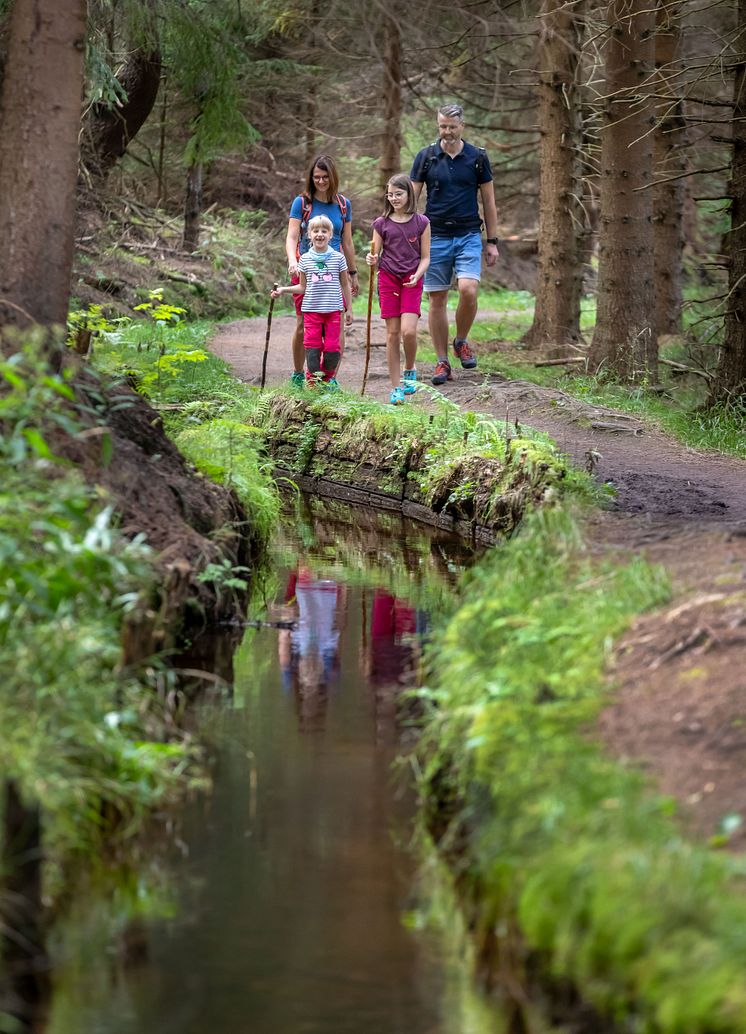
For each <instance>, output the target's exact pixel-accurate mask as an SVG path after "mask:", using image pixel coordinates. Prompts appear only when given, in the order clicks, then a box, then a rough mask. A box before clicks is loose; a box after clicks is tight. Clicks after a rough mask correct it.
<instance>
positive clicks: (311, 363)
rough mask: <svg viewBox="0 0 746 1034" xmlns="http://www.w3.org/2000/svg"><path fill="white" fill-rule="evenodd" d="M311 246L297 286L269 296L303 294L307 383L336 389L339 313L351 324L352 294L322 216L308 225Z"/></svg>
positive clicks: (328, 225) (303, 259) (301, 264)
mask: <svg viewBox="0 0 746 1034" xmlns="http://www.w3.org/2000/svg"><path fill="white" fill-rule="evenodd" d="M307 232H308V237H309V240H310V241H311V247H310V248H309V250H308V251H307V252H305V254H303V255H301V257H300V260H299V261H298V275H299V276H300V283H299V284H295V285H294V286H291V287H277V288H275V290H273V291H272V297H273V298H277V297H278V296H279V295H281V294H302V295H303V304H302V306H301V311H302V313H303V347H304V348H305V350H306V381H307V383H308V385H309V387H310V386H313V385H314V384H316V383H317V381H318V380H319V379H321V378H323V380H324V382H325V383H326V384H328V385H329V387H332V388H336V387H337V381H336V379H335V377H334V374H335V372H336V370H337V366H338V365H339V332H340V328H341V318H342V312H344V314H345V325H347V326H349V325H350V324H351V323H352V291H351V290H350V278H349V276H348V275H347V262H346V260H345V257H344V255H342V254H341V253H340V252H338V251H334V249H333V248H330V247H329V242H330V241H331V239H332V233H333V232H334V228H333V226H332V223H331V220H330V219H328V218H327V217H326V216H325V215H317V216H315V217H314V218H313V219H311V221H310V222H309V224H308V230H307Z"/></svg>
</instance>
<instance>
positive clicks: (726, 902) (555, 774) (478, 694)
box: [418, 511, 746, 1034]
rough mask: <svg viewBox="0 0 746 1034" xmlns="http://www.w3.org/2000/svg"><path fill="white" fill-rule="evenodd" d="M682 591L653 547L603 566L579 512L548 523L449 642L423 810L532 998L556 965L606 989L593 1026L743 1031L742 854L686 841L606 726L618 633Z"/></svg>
mask: <svg viewBox="0 0 746 1034" xmlns="http://www.w3.org/2000/svg"><path fill="white" fill-rule="evenodd" d="M666 594H667V587H666V584H665V579H664V578H663V576H662V574H661V573H660V572H658V571H656V570H653V569H650V568H649V567H647V566H646V565H644V564H643V563H641V562H639V561H635V562H633V563H631V564H630V565H628V566H626V567H621V568H620V567H605V566H603V565H599V564H598V563H596V562H592V561H591V559H590V558H589V557H588V556H587V555H586V553H585V551H584V549H583V544H582V538H581V534H580V531H579V529H578V525H577V524H576V523H575V522H574V521H573V520H572V519H571V518H570V517H569V516H568V515H567V514H566V513H564V514H563V513H561V512H558V511H554V512H549V511H545V512H542V513H540V514H536V515H534V516H533V517H532V518H530V519H529V521H528V522H527V524H526V525H525V526H523V527H522V528H521V529H520V530H519V532H518V534H517V535H515V536H514V537H513V538H512V539H511V541H510V542H509V543H508V544H507V545H506V547H505V548H504V549H502V550H499V551H495V552H493V553H491V554H490V555H489V556H488V558H487V559H486V560H485V561H484V562H483V563H482V564H480V565H479V567H478V568H477V569H475V570H474V571H473V572H472V573H471V574H470V575H469V576H468V577H467V585H466V586H465V592H464V599H465V602H464V603H463V604H462V606H461V607H460V608H459V609H458V611H457V612H456V613H455V614H454V616H453V617H452V619H451V620H450V622H449V624H448V626H447V628H446V629H445V630H444V631H443V633H442V634H441V635H440V636H439V638H438V645H437V650H435V649H434V650H433V651H432V652H431V654H430V668H431V671H430V678H429V682H428V686H427V688H425V689H423V691H422V698H423V700H424V701H425V703H426V705H427V707H428V710H429V714H428V718H427V721H426V727H425V730H424V735H423V737H422V740H421V742H420V746H419V751H418V753H419V764H420V766H421V768H422V779H421V791H422V801H423V809H424V814H425V816H426V823H427V826H428V828H429V830H430V831H431V833H432V835H433V836H434V837H435V839H436V840H437V842H438V844H439V846H440V848H441V850H443V851H444V852H445V853H446V854H447V856H448V857H449V859H450V861H451V863H452V865H453V867H454V869H455V871H456V872H457V873H458V876H457V882H458V885H459V890H460V894H461V896H462V900H463V901H464V903H465V907H466V908H467V910H468V911H469V913H470V922H471V926H472V928H473V929H474V930H475V931H476V936H477V939H478V941H479V947H480V951H481V955H482V959H483V962H484V964H485V965H486V966H487V968H488V970H489V971H491V972H492V973H493V974H494V973H498V974H500V975H503V976H504V975H505V974H506V973H507V974H508V975H509V980H508V981H507V986H508V987H511V988H513V992H514V995H515V997H516V999H517V1000H518V1001H519V1002H520V1000H521V995H522V993H524V992H525V991H526V989H527V988H528V987H529V986H530V985H531V984H532V982H533V981H535V980H537V979H538V981H539V982H540V983H541V984H543V985H544V986H546V985H547V983H549V984H550V985H551V984H554V986H555V987H556V986H562V987H564V988H567V987H568V986H569V987H572V988H574V990H575V993H579V994H580V996H581V997H582V999H583V1000H584V1001H585V1002H587V1003H590V1005H591V1006H592V1007H593V1008H594V1009H595V1010H596V1014H597V1019H596V1020H594V1021H593V1024H592V1025H591V1027H590V1028H589V1029H592V1030H593V1031H594V1032H596V1031H599V1030H602V1029H608V1030H615V1031H616V1030H618V1031H625V1032H627V1031H634V1032H635V1034H643V1032H644V1034H716V1032H717V1034H742V1032H743V1031H744V1030H746V982H745V981H744V977H743V974H744V971H745V970H746V939H745V938H744V935H743V931H744V929H746V897H745V896H744V894H743V890H744V886H743V875H744V866H743V862H742V861H741V860H739V859H737V858H733V857H731V856H729V855H727V854H722V853H718V852H716V851H714V850H712V849H708V848H706V847H702V846H695V845H692V844H691V843H689V842H687V840H686V839H685V838H684V837H683V836H682V835H681V832H680V831H679V829H678V828H677V824H676V821H675V816H674V814H673V812H674V805H673V804H672V802H671V801H670V800H669V799H666V798H661V797H660V796H656V795H655V794H654V793H653V792H652V791H651V790H650V788H648V787H647V786H646V785H645V783H644V780H643V779H642V778H641V777H640V776H639V775H638V774H636V773H634V772H632V771H630V770H629V769H626V768H624V767H623V766H621V765H619V764H617V763H616V762H613V761H611V760H610V759H609V758H608V757H606V756H605V755H604V753H603V750H602V749H601V748H600V747H599V746H598V745H597V744H596V743H595V742H594V741H593V737H592V721H593V718H594V716H595V715H596V714H597V713H598V711H599V709H600V707H601V706H602V704H603V702H604V698H605V684H604V678H603V671H604V662H605V658H606V655H607V652H608V649H609V646H610V644H611V642H612V641H613V639H614V638H615V637H616V636H618V635H619V634H620V633H621V631H622V630H623V629H624V627H625V625H626V624H627V623H628V622H629V620H630V619H631V617H632V616H633V615H634V614H635V613H639V612H640V611H641V610H643V609H645V608H647V607H650V606H653V605H656V604H657V603H660V602H661V601H662V600H663V599H664V598H665V597H666ZM516 989H517V990H516ZM526 1000H527V998H526ZM584 1029H585V1028H584Z"/></svg>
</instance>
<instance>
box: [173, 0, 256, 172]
mask: <svg viewBox="0 0 746 1034" xmlns="http://www.w3.org/2000/svg"><path fill="white" fill-rule="evenodd" d="M164 50H165V54H166V60H167V62H168V65H169V68H170V74H171V76H172V78H173V80H174V81H175V83H176V84H177V86H178V88H179V90H180V91H181V93H182V95H183V96H184V97H185V98H186V99H187V100H188V101H189V103H190V104H191V105H192V106H193V108H194V112H195V113H194V117H193V120H192V124H191V135H190V138H189V141H188V143H187V146H186V149H185V151H184V158H183V160H184V164H185V165H197V164H201V163H204V162H209V161H212V160H213V159H214V158H217V157H219V156H220V155H224V154H231V153H235V152H236V151H239V150H241V148H243V147H245V146H246V145H247V144H248V143H251V142H253V141H255V140H257V139H258V136H259V134H258V133H257V131H256V130H255V129H254V127H253V126H252V125H251V124H250V123H249V122H248V121H247V119H246V118H245V116H244V114H243V112H242V107H243V104H244V98H243V93H242V89H241V76H242V72H243V70H244V68H245V67H246V65H247V64H248V56H247V54H246V51H245V50H244V48H243V47H242V46H241V42H240V36H239V35H238V33H237V32H234V31H233V25H232V21H231V18H230V15H229V14H228V13H227V9H226V8H225V6H224V5H223V4H220V3H216V2H215V0H212V2H211V3H198V4H194V3H192V4H184V5H178V6H175V7H174V8H172V11H171V13H170V16H169V18H168V21H167V23H166V25H165V36H164Z"/></svg>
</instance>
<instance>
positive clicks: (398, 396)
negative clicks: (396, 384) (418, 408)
mask: <svg viewBox="0 0 746 1034" xmlns="http://www.w3.org/2000/svg"><path fill="white" fill-rule="evenodd" d="M403 401H404V389H403V388H394V390H393V391H392V392H391V397H390V398H389V402H390V403H391V405H392V406H400V405H401V404H402V402H403Z"/></svg>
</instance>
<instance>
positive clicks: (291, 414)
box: [247, 391, 590, 542]
mask: <svg viewBox="0 0 746 1034" xmlns="http://www.w3.org/2000/svg"><path fill="white" fill-rule="evenodd" d="M247 418H248V419H250V420H252V421H253V422H254V423H255V425H256V426H257V427H258V428H260V429H261V430H262V431H263V433H264V435H265V437H266V447H267V449H268V451H269V454H270V456H271V458H272V460H273V461H274V463H275V464H276V466H277V468H279V469H280V470H281V471H285V472H287V474H288V475H289V476H290V477H292V478H293V479H294V480H296V481H297V482H298V483H299V484H301V486H302V487H303V488H305V489H307V490H310V491H314V492H316V493H320V494H328V495H329V494H330V495H336V496H337V497H338V498H343V499H347V500H349V501H352V502H361V503H367V504H369V505H374V506H378V507H381V508H383V509H396V510H401V511H402V512H403V513H405V514H407V515H409V516H413V517H416V518H418V519H420V520H424V521H428V522H429V523H433V524H437V525H438V526H439V527H442V528H447V529H452V530H455V531H457V532H459V533H460V534H462V535H465V536H468V537H472V538H477V539H480V540H482V541H486V542H494V541H495V540H496V539H497V538H498V537H499V536H501V535H505V534H507V533H509V532H511V531H512V530H513V529H514V528H515V527H516V526H517V525H518V524H519V522H520V521H521V519H522V517H523V515H524V514H525V513H526V512H527V511H528V510H529V509H530V508H532V507H534V506H537V505H541V504H544V503H548V502H552V501H556V500H557V499H558V498H559V497H560V496H563V495H566V494H575V495H578V494H585V495H587V494H589V493H590V488H589V482H588V481H587V480H586V479H585V478H584V477H583V475H579V474H577V473H576V472H573V471H572V470H571V468H569V467H568V465H567V464H566V462H565V460H564V458H563V457H562V456H561V455H560V454H558V453H557V451H556V449H555V447H554V445H553V444H552V443H551V442H550V441H549V439H548V438H546V436H543V435H539V434H535V435H533V434H531V433H530V432H526V431H525V430H524V431H522V432H521V434H520V435H517V434H512V433H511V430H512V429H511V428H510V427H505V425H503V424H500V423H498V422H497V421H495V420H492V419H489V418H485V417H481V416H479V415H478V414H475V413H465V414H463V413H461V412H460V411H459V410H458V408H457V407H455V406H453V405H451V404H448V403H443V404H441V405H440V406H439V407H438V408H437V409H436V410H435V411H433V412H428V411H426V410H424V409H421V408H414V407H402V409H395V408H393V407H385V406H381V405H379V404H377V403H369V402H364V401H363V400H361V399H359V398H357V397H355V396H352V395H346V394H333V395H321V396H319V397H309V395H308V393H307V392H304V393H296V392H288V391H276V392H269V393H266V394H265V395H263V396H261V397H260V398H259V399H257V401H256V403H255V406H254V408H253V411H252V412H251V414H250V416H249V417H247Z"/></svg>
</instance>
